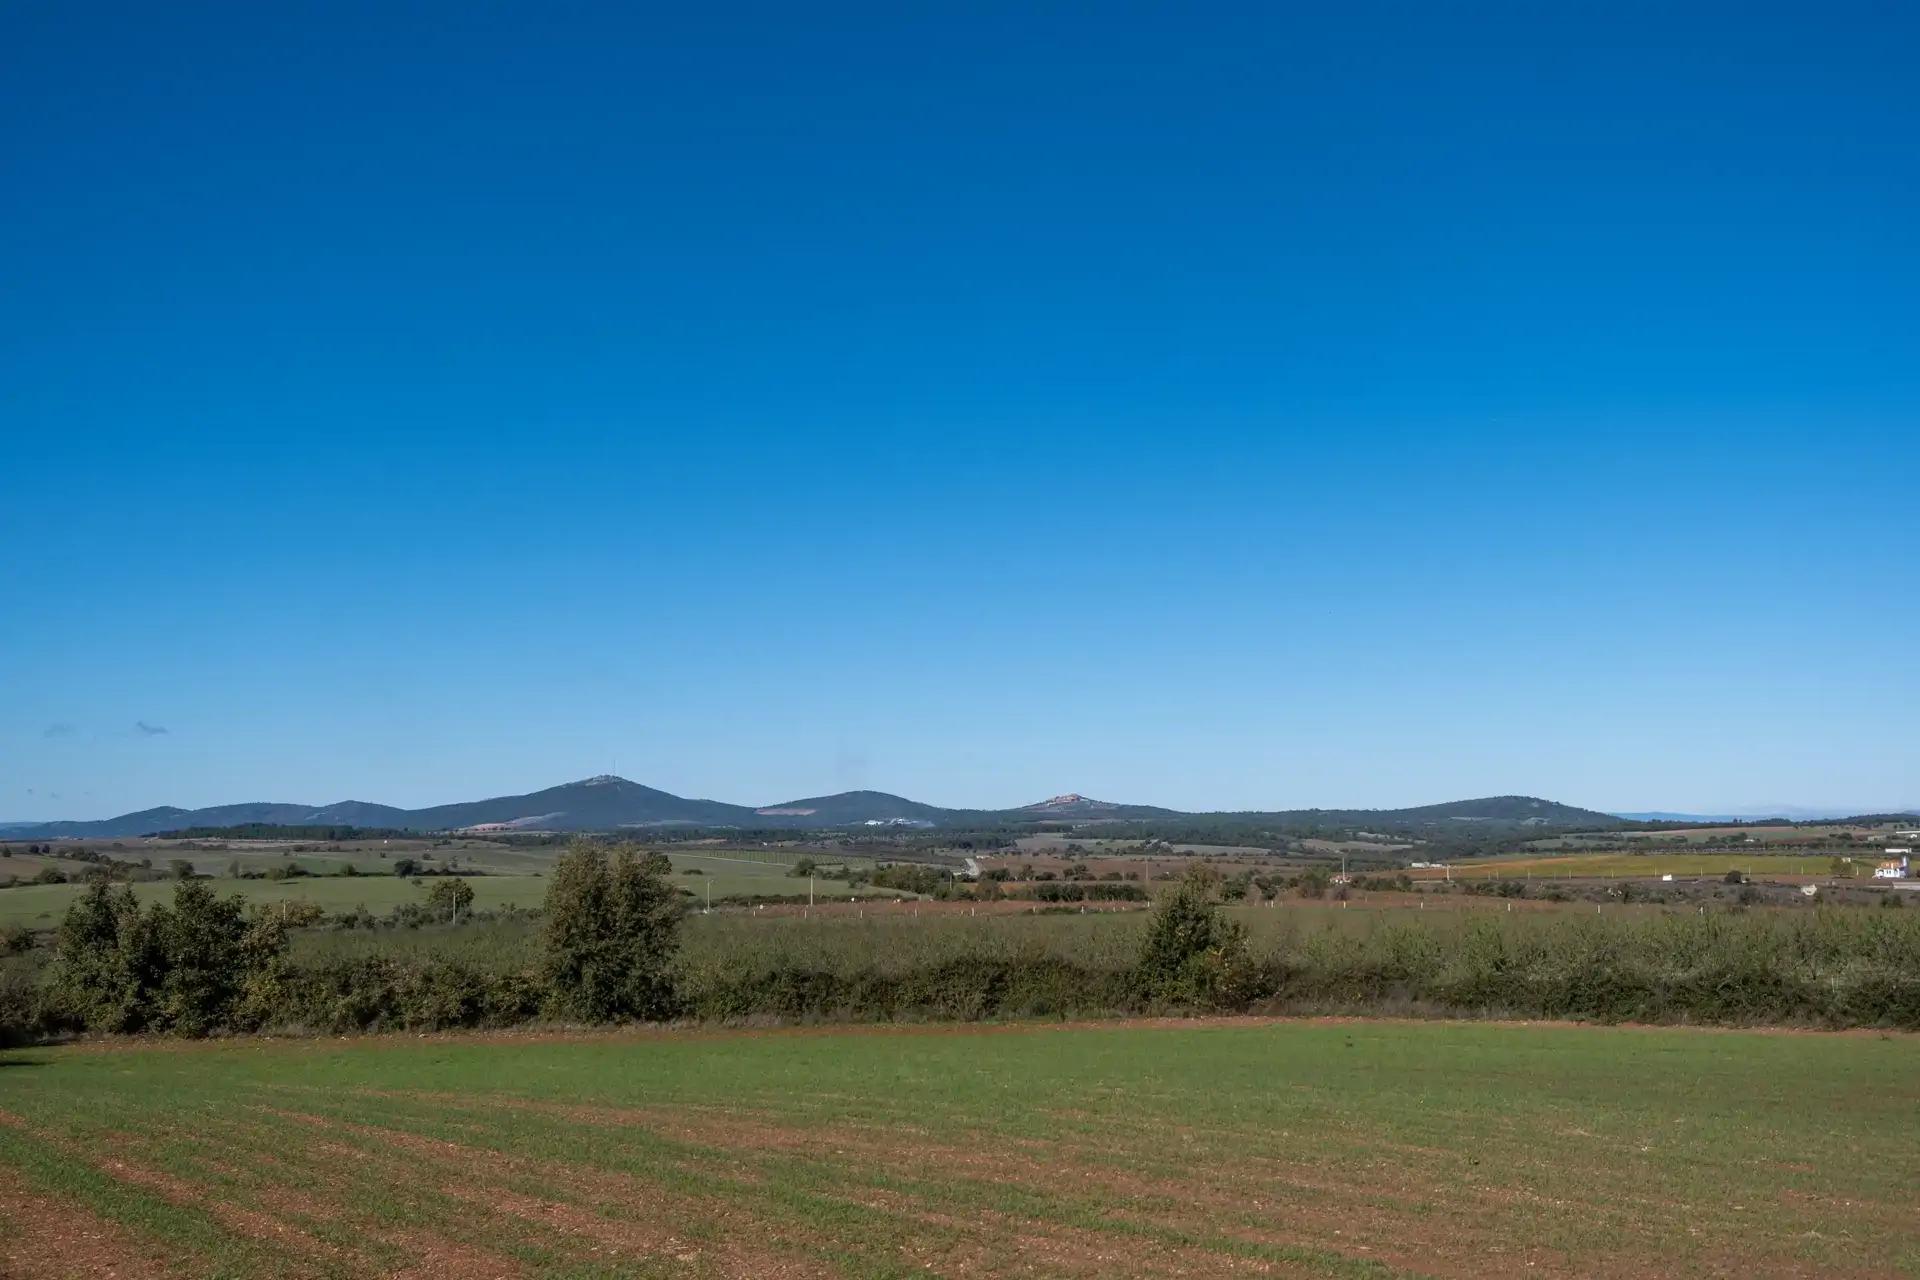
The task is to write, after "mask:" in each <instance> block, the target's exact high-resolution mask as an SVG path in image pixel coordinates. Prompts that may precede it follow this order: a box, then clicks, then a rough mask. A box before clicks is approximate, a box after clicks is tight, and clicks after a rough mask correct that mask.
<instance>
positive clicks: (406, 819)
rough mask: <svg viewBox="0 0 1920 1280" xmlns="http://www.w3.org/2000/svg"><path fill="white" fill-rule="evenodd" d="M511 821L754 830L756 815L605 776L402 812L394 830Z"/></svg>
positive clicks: (551, 827)
mask: <svg viewBox="0 0 1920 1280" xmlns="http://www.w3.org/2000/svg"><path fill="white" fill-rule="evenodd" d="M496 822H509V823H517V824H520V825H522V826H526V827H537V828H540V829H542V830H547V831H608V830H613V829H614V828H617V827H658V826H700V827H724V826H753V825H756V820H755V818H754V814H753V810H752V809H750V808H748V807H747V806H745V805H738V804H723V803H721V802H720V801H718V800H683V799H681V798H680V797H679V796H676V795H671V794H669V793H668V792H665V791H656V790H654V789H653V788H652V787H643V786H641V785H640V784H639V783H637V782H629V781H627V780H626V779H625V778H616V777H614V776H613V775H612V774H602V775H600V776H599V777H597V778H585V779H582V780H581V781H579V782H569V783H566V784H565V785H564V786H558V787H548V788H547V789H546V790H545V791H534V792H530V793H529V794H527V795H524V796H498V797H495V798H494V799H491V800H474V801H469V802H467V803H465V804H443V805H437V806H435V807H433V808H431V809H414V810H410V811H407V812H404V813H403V814H402V815H401V820H400V821H398V822H395V823H393V824H391V825H395V826H403V827H413V828H415V829H416V830H421V831H445V830H450V829H455V828H459V827H474V826H482V825H485V824H488V823H496Z"/></svg>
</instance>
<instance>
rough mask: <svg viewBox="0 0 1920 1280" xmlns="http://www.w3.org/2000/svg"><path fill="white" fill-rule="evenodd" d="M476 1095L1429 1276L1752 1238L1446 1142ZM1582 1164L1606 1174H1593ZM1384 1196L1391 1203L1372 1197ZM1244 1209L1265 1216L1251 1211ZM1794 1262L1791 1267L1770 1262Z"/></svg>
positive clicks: (1536, 1268)
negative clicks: (1168, 1150)
mask: <svg viewBox="0 0 1920 1280" xmlns="http://www.w3.org/2000/svg"><path fill="white" fill-rule="evenodd" d="M416 1100H420V1099H416ZM432 1101H434V1102H435V1103H437V1104H442V1105H457V1106H461V1107H472V1106H474V1105H475V1102H474V1100H473V1099H471V1098H456V1097H447V1096H439V1095H436V1096H435V1097H434V1098H433V1099H432ZM487 1105H490V1106H493V1105H504V1106H511V1107H514V1108H516V1109H524V1110H530V1111H535V1112H539V1113H544V1114H550V1115H554V1116H556V1117H557V1118H561V1119H564V1120H568V1121H572V1122H575V1123H580V1124H585V1125H589V1126H592V1127H594V1128H596V1129H604V1128H607V1127H609V1126H614V1127H619V1126H627V1127H635V1128H640V1129H644V1130H646V1131H647V1132H649V1133H653V1134H655V1135H658V1136H661V1137H666V1138H670V1139H673V1140H676V1141H681V1142H685V1143H688V1144H691V1145H695V1146H702V1147H714V1148H719V1149H723V1150H729V1151H743V1152H764V1151H777V1152H788V1153H794V1154H798V1155H805V1156H811V1157H814V1158H818V1159H823V1160H840V1161H846V1162H847V1163H849V1164H850V1165H852V1166H854V1167H857V1168H861V1169H868V1170H874V1169H878V1170H883V1171H886V1172H888V1173H890V1174H895V1175H899V1176H902V1177H906V1178H909V1179H913V1180H923V1181H928V1182H932V1183H937V1182H939V1181H942V1180H948V1179H952V1178H954V1177H956V1176H958V1177H963V1178H971V1179H975V1180H979V1181H984V1182H991V1183H999V1184H1009V1185H1014V1186H1018V1187H1021V1188H1024V1189H1028V1190H1033V1191H1037V1192H1042V1193H1045V1194H1049V1195H1052V1194H1058V1193H1059V1191H1060V1189H1061V1188H1072V1187H1076V1186H1093V1187H1098V1188H1100V1189H1102V1190H1103V1191H1105V1192H1108V1193H1111V1194H1112V1196H1113V1197H1114V1198H1115V1201H1116V1203H1114V1204H1113V1206H1112V1207H1111V1208H1110V1209H1109V1210H1108V1212H1109V1213H1110V1214H1112V1215H1113V1216H1114V1217H1116V1218H1117V1219H1121V1220H1125V1221H1129V1222H1133V1223H1136V1224H1140V1225H1143V1226H1147V1227H1153V1228H1160V1229H1164V1230H1166V1231H1169V1232H1175V1233H1179V1232H1189V1231H1191V1230H1193V1229H1194V1228H1195V1227H1196V1226H1199V1225H1202V1223H1204V1224H1205V1225H1206V1226H1207V1227H1208V1228H1209V1229H1211V1230H1213V1231H1214V1232H1216V1233H1217V1234H1218V1235H1220V1236H1222V1237H1224V1238H1228V1239H1236V1240H1242V1241H1247V1242H1251V1243H1256V1244H1264V1245H1272V1246H1281V1247H1287V1246H1293V1247H1304V1248H1311V1249H1320V1250H1325V1251H1327V1252H1329V1253H1335V1254H1340V1255H1342V1256H1347V1257H1355V1258H1364V1259H1369V1260H1373V1261H1378V1262H1381V1263H1385V1264H1387V1265H1389V1266H1393V1267H1400V1268H1407V1269H1413V1270H1417V1271H1420V1272H1423V1273H1427V1274H1432V1275H1442V1276H1463V1277H1464V1276H1479V1275H1486V1274H1494V1273H1513V1274H1522V1273H1524V1274H1526V1275H1529V1276H1537V1277H1552V1276H1594V1275H1599V1276H1609V1275H1611V1276H1621V1277H1627V1276H1634V1277H1638V1276H1649V1275H1661V1274H1677V1273H1679V1272H1683V1271H1686V1270H1688V1269H1690V1268H1693V1267H1695V1266H1705V1267H1707V1268H1709V1269H1711V1268H1712V1267H1713V1266H1714V1265H1715V1264H1714V1262H1713V1261H1712V1259H1714V1258H1715V1257H1719V1258H1721V1259H1723V1260H1724V1261H1726V1262H1727V1264H1728V1265H1729V1266H1731V1267H1733V1269H1735V1270H1751V1267H1752V1263H1751V1259H1750V1253H1751V1250H1750V1245H1749V1243H1748V1242H1746V1241H1742V1240H1739V1239H1736V1238H1733V1237H1731V1236H1729V1237H1728V1238H1727V1239H1725V1240H1724V1241H1716V1242H1714V1243H1706V1242H1701V1241H1698V1240H1694V1241H1692V1243H1693V1244H1694V1247H1693V1248H1692V1249H1690V1250H1689V1251H1688V1254H1689V1256H1688V1257H1687V1258H1684V1259H1682V1258H1676V1257H1674V1256H1673V1251H1672V1248H1671V1244H1672V1240H1673V1237H1674V1233H1675V1232H1678V1231H1681V1230H1683V1229H1687V1228H1689V1227H1690V1228H1691V1231H1692V1232H1693V1233H1694V1235H1696V1236H1697V1234H1698V1232H1699V1230H1700V1224H1699V1223H1698V1222H1692V1223H1683V1221H1682V1220H1683V1219H1684V1218H1685V1217H1686V1216H1687V1215H1686V1214H1684V1213H1683V1212H1680V1211H1679V1210H1678V1209H1677V1208H1676V1207H1675V1206H1671V1205H1666V1206H1664V1207H1663V1206H1660V1205H1655V1204H1648V1205H1645V1206H1641V1210H1642V1211H1641V1212H1638V1213H1636V1214H1634V1215H1622V1214H1620V1213H1616V1212H1610V1211H1607V1210H1606V1209H1605V1208H1604V1206H1605V1205H1607V1204H1609V1203H1625V1202H1626V1201H1623V1200H1622V1199H1621V1196H1623V1195H1625V1193H1626V1188H1625V1187H1624V1186H1622V1187H1615V1188H1613V1190H1612V1191H1609V1192H1606V1193H1605V1194H1602V1193H1601V1192H1599V1191H1596V1192H1594V1193H1593V1194H1591V1195H1584V1196H1582V1197H1580V1198H1578V1199H1569V1198H1566V1197H1549V1196H1545V1195H1542V1194H1540V1193H1537V1192H1534V1191H1532V1190H1529V1189H1527V1188H1524V1187H1513V1186H1499V1185H1487V1184H1481V1185H1475V1184H1474V1183H1473V1182H1471V1181H1469V1180H1467V1179H1464V1178H1462V1177H1461V1176H1460V1175H1459V1173H1458V1171H1457V1170H1456V1169H1455V1168H1454V1167H1453V1162H1454V1160H1455V1156H1454V1154H1453V1153H1448V1152H1444V1151H1440V1150H1437V1149H1413V1148H1408V1149H1405V1151H1404V1154H1406V1155H1407V1156H1409V1157H1417V1160H1413V1161H1409V1160H1402V1159H1390V1158H1388V1159H1367V1158H1365V1157H1364V1156H1361V1157H1359V1158H1356V1159H1354V1160H1351V1161H1346V1162H1343V1164H1342V1165H1341V1166H1340V1167H1339V1168H1337V1169H1336V1168H1331V1167H1328V1166H1326V1165H1321V1164H1302V1163H1290V1162H1287V1161H1285V1160H1283V1159H1281V1158H1279V1157H1275V1156H1266V1155H1258V1154H1255V1155H1249V1156H1243V1157H1241V1163H1240V1164H1239V1166H1238V1167H1235V1168H1223V1167H1218V1166H1196V1167H1195V1168H1194V1169H1193V1172H1192V1175H1191V1176H1190V1177H1188V1178H1185V1179H1167V1178H1156V1177H1149V1176H1143V1175H1139V1174H1135V1173H1132V1172H1129V1171H1127V1170H1125V1169H1123V1168H1119V1167H1117V1166H1116V1164H1115V1161H1116V1160H1117V1159H1120V1158H1124V1157H1125V1156H1126V1154H1127V1152H1126V1149H1125V1148H1123V1147H1121V1146H1119V1145H1117V1144H1114V1143H1095V1144H1089V1145H1088V1146H1086V1147H1085V1148H1081V1149H1076V1148H1074V1147H1073V1146H1071V1145H1069V1144H1067V1143H1063V1142H1059V1141H1054V1140H1044V1139H1025V1140H1022V1141H1020V1142H1019V1143H1018V1144H1017V1145H1018V1146H1019V1147H1020V1148H1021V1150H1020V1151H1019V1152H1018V1153H1016V1152H1013V1151H1010V1150H1008V1149H1006V1147H1007V1144H1006V1140H1004V1139H1001V1138H999V1137H997V1136H995V1137H991V1138H987V1139H983V1141H982V1142H981V1143H980V1144H979V1145H973V1146H963V1145H954V1144H952V1143H942V1142H936V1141H933V1140H932V1139H931V1135H930V1134H929V1133H928V1132H927V1131H926V1130H924V1129H921V1128H919V1127H917V1126H911V1125H887V1126H856V1125H834V1126H800V1125H780V1124H776V1123H770V1122H768V1121H765V1120H763V1119H761V1118H760V1117H758V1116H743V1115H742V1114H740V1113H739V1112H737V1111H733V1110H721V1109H703V1110H691V1111H690V1110H688V1109H684V1108H681V1109H674V1110H667V1109H655V1108H642V1107H605V1106H582V1105H579V1104H565V1103H544V1102H537V1101H524V1100H512V1101H504V1100H503V1101H493V1100H489V1102H488V1104H487ZM996 1144H998V1145H996ZM1402 1145H1403V1146H1404V1144H1402ZM1410 1163H1414V1164H1417V1165H1420V1166H1425V1167H1424V1168H1418V1167H1409V1165H1410ZM1593 1172H1594V1174H1595V1176H1596V1177H1597V1178H1602V1179H1603V1180H1606V1179H1605V1175H1602V1174H1601V1173H1600V1171H1598V1170H1595V1171H1593ZM1612 1181H1618V1179H1617V1178H1615V1179H1612ZM1598 1185H1599V1184H1597V1183H1596V1186H1598ZM1628 1199H1631V1197H1628ZM1383 1200H1385V1201H1388V1202H1389V1203H1388V1204H1382V1203H1380V1202H1381V1201H1383ZM1429 1204H1444V1205H1445V1206H1446V1209H1445V1212H1444V1213H1435V1212H1431V1211H1428V1210H1427V1209H1425V1208H1424V1207H1421V1208H1416V1207H1415V1206H1426V1205H1429ZM1396 1206H1403V1207H1396ZM1183 1211H1184V1212H1183ZM1595 1212H1598V1213H1601V1214H1602V1215H1603V1216H1604V1217H1605V1218H1608V1219H1619V1218H1622V1217H1623V1216H1633V1217H1635V1218H1636V1219H1637V1225H1634V1224H1632V1223H1626V1222H1621V1223H1620V1224H1619V1226H1620V1227H1621V1231H1622V1234H1621V1235H1620V1236H1619V1237H1618V1238H1617V1240H1616V1242H1615V1244H1614V1245H1613V1246H1612V1247H1610V1248H1609V1249H1608V1250H1607V1251H1606V1253H1605V1254H1604V1255H1596V1254H1595V1253H1594V1252H1593V1251H1592V1250H1590V1249H1581V1250H1572V1249H1568V1248H1565V1247H1560V1248H1556V1247H1553V1246H1552V1245H1548V1244H1545V1243H1535V1244H1532V1245H1529V1246H1525V1247H1518V1246H1516V1245H1515V1244H1514V1241H1516V1240H1520V1241H1536V1242H1539V1241H1542V1239H1543V1236H1545V1235H1546V1234H1547V1232H1544V1231H1543V1229H1542V1228H1543V1227H1554V1226H1559V1225H1563V1224H1565V1223H1566V1222H1568V1221H1569V1215H1581V1214H1585V1215H1587V1217H1586V1218H1581V1219H1577V1220H1578V1221H1591V1220H1592V1214H1593V1213H1595ZM1249 1216H1254V1217H1255V1218H1256V1219H1259V1218H1265V1219H1267V1221H1266V1222H1264V1223H1249V1222H1247V1221H1246V1219H1247V1218H1248V1217H1249ZM1196 1217H1198V1218H1199V1219H1200V1220H1201V1221H1200V1222H1196ZM1363 1241H1364V1242H1366V1243H1365V1244H1362V1243H1361V1242H1363ZM1503 1253H1504V1254H1505V1255H1507V1256H1504V1257H1503V1256H1502V1254H1503ZM1216 1256H1217V1255H1216ZM1793 1273H1794V1271H1793V1268H1792V1266H1791V1265H1789V1266H1788V1267H1787V1269H1786V1270H1784V1271H1782V1272H1780V1274H1788V1275H1790V1274H1793Z"/></svg>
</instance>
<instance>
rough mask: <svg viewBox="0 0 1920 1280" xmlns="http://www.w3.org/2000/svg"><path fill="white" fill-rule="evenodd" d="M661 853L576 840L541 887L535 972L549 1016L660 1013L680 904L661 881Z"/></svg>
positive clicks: (586, 1018)
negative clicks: (540, 941)
mask: <svg viewBox="0 0 1920 1280" xmlns="http://www.w3.org/2000/svg"><path fill="white" fill-rule="evenodd" d="M670 870H671V864H670V863H669V862H668V861H667V859H666V857H665V855H663V854H658V853H647V854H644V855H641V856H639V857H636V856H635V855H634V853H633V852H632V851H631V850H626V849H623V850H621V851H619V852H618V853H615V854H614V855H613V856H612V857H611V858H609V857H608V856H607V852H606V850H605V849H603V848H601V847H600V846H599V845H597V844H594V843H592V842H590V841H585V840H580V841H575V842H574V843H573V844H572V845H571V846H570V847H569V848H568V850H567V852H566V853H565V854H563V855H562V856H561V858H560V860H559V862H558V863H557V864H556V865H555V867H554V871H553V883H552V886H551V887H550V888H549V889H548V890H547V902H546V908H545V912H546V937H545V955H544V958H543V962H542V968H541V977H542V980H543V983H544V985H545V987H546V991H547V999H548V1003H549V1007H550V1008H551V1009H552V1011H553V1012H554V1013H555V1015H556V1016H559V1017H562V1018H572V1019H578V1020H580V1021H583V1022H611V1021H616V1020H621V1019H627V1018H658V1017H664V1016H667V1015H668V1014H669V1013H670V1012H671V1011H672V1010H673V1007H674V991H673V981H672V972H671V968H672V964H673V957H674V953H675V951H676V950H677V948H678V944H679V926H680V921H681V918H682V916H683V914H684V912H685V910H686V908H685V906H684V904H683V901H682V898H681V896H680V894H679V892H678V891H677V890H676V889H674V888H673V886H672V885H671V884H669V883H668V881H667V875H668V873H669V872H670Z"/></svg>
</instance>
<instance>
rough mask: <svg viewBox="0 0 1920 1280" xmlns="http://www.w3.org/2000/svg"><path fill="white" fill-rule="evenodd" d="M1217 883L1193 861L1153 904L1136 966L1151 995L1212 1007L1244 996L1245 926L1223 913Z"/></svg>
mask: <svg viewBox="0 0 1920 1280" xmlns="http://www.w3.org/2000/svg"><path fill="white" fill-rule="evenodd" d="M1219 887H1220V881H1219V877H1218V876H1216V875H1214V874H1213V873H1212V872H1211V871H1209V870H1208V869H1207V868H1206V867H1205V866H1200V865H1195V866H1193V867H1190V868H1188V870H1187V873H1186V874H1185V875H1183V876H1182V877H1181V878H1180V881H1179V883H1178V884H1176V885H1175V886H1174V888H1173V891H1172V892H1170V893H1167V894H1165V895H1163V896H1162V897H1161V899H1160V901H1159V903H1158V904H1157V905H1156V906H1155V907H1154V910H1153V920H1152V922H1151V924H1150V925H1149V926H1148V929H1147V938H1146V942H1145V943H1144V944H1143V945H1142V946H1141V948H1140V962H1139V967H1138V968H1137V969H1136V971H1135V976H1136V978H1137V980H1138V982H1139V984H1140V988H1141V990H1142V991H1143V992H1144V993H1145V994H1146V996H1147V998H1148V999H1150V1000H1153V1001H1156V1002H1158V1003H1162V1004H1171V1005H1188V1006H1201V1007H1212V1006H1215V1005H1222V1004H1224V1005H1233V1004H1237V1003H1241V1002H1242V1001H1243V999H1244V998H1245V991H1244V987H1245V982H1246V975H1247V970H1248V959H1247V931H1246V928H1245V927H1244V926H1243V925H1241V924H1240V923H1239V922H1238V921H1236V920H1230V919H1228V918H1227V917H1226V915H1225V914H1223V913H1222V912H1221V910H1220V907H1219V905H1218V904H1217V903H1216V902H1215V901H1214V896H1215V894H1216V893H1217V892H1218V891H1219Z"/></svg>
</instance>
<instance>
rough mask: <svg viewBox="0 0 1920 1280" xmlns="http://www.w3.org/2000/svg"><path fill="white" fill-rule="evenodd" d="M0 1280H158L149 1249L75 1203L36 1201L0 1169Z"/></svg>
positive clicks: (11, 1173) (160, 1269)
mask: <svg viewBox="0 0 1920 1280" xmlns="http://www.w3.org/2000/svg"><path fill="white" fill-rule="evenodd" d="M0 1217H4V1218H5V1219H6V1223H7V1226H6V1230H5V1232H4V1233H0V1276H4V1277H6V1280H162V1278H163V1277H164V1276H165V1275H166V1274H167V1272H166V1268H165V1267H164V1266H162V1265H161V1264H160V1262H159V1261H158V1260H157V1259H156V1257H155V1256H154V1254H153V1252H152V1251H151V1249H150V1247H149V1246H148V1245H147V1244H146V1243H145V1242H143V1241H142V1240H141V1239H140V1238H139V1237H138V1236H136V1235H134V1233H133V1232H131V1231H129V1230H127V1229H126V1228H125V1227H123V1226H121V1225H120V1224H119V1223H117V1222H109V1221H107V1220H106V1219H105V1218H102V1217H99V1216H98V1215H96V1214H95V1213H94V1212H93V1211H92V1210H91V1209H88V1208H87V1207H86V1206H85V1205H83V1204H80V1203H79V1202H77V1201H74V1200H69V1199H66V1198H63V1197H56V1196H48V1195H41V1194H39V1193H37V1192H35V1191H32V1190H30V1189H29V1188H28V1186H27V1182H26V1180H25V1179H24V1178H22V1177H21V1176H20V1174H19V1173H18V1172H16V1171H15V1170H13V1169H8V1168H5V1167H4V1166H0Z"/></svg>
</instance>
